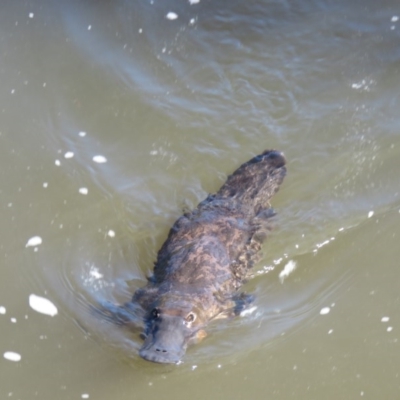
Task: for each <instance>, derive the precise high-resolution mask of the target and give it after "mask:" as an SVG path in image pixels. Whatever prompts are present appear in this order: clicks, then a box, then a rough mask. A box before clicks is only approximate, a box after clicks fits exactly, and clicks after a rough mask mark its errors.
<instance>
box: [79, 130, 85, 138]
mask: <svg viewBox="0 0 400 400" xmlns="http://www.w3.org/2000/svg"><path fill="white" fill-rule="evenodd" d="M78 135H79V136H80V137H85V136H86V132H82V131H81V132H79V133H78Z"/></svg>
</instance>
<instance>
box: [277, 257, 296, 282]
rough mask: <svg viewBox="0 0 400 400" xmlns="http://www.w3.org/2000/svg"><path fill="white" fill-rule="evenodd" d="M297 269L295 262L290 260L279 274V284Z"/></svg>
mask: <svg viewBox="0 0 400 400" xmlns="http://www.w3.org/2000/svg"><path fill="white" fill-rule="evenodd" d="M296 268H297V264H296V262H295V261H293V260H290V261H289V262H288V263H287V264H286V265H285V267H284V268H283V270H282V271H281V272H280V273H279V280H280V281H281V283H283V281H284V280H285V279H286V278H287V277H288V276H289V275H290V274H291V273H292V272H293V271H294V270H295V269H296Z"/></svg>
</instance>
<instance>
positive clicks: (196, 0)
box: [189, 0, 200, 4]
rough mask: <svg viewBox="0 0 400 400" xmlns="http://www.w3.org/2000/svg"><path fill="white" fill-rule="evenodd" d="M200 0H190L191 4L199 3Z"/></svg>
mask: <svg viewBox="0 0 400 400" xmlns="http://www.w3.org/2000/svg"><path fill="white" fill-rule="evenodd" d="M199 3H200V0H189V4H199Z"/></svg>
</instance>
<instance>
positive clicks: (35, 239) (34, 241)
mask: <svg viewBox="0 0 400 400" xmlns="http://www.w3.org/2000/svg"><path fill="white" fill-rule="evenodd" d="M41 244H42V238H41V237H40V236H32V237H31V238H30V239H29V240H28V242H27V243H26V245H25V247H35V246H39V245H41Z"/></svg>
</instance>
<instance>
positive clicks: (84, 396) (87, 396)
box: [81, 393, 89, 399]
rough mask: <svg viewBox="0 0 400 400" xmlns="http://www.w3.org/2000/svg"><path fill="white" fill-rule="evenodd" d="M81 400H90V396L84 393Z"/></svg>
mask: <svg viewBox="0 0 400 400" xmlns="http://www.w3.org/2000/svg"><path fill="white" fill-rule="evenodd" d="M81 398H82V399H88V398H89V394H88V393H83V394H82V395H81Z"/></svg>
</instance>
